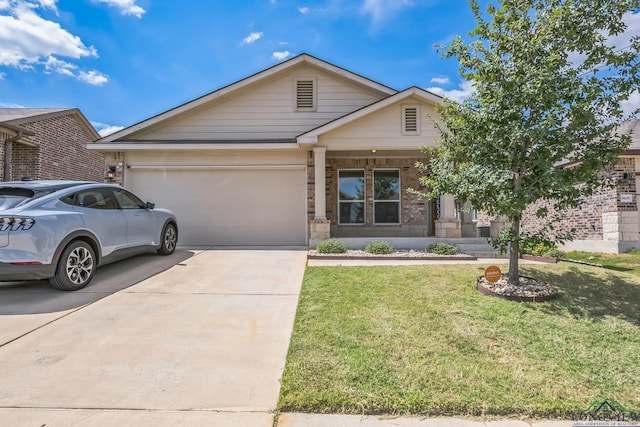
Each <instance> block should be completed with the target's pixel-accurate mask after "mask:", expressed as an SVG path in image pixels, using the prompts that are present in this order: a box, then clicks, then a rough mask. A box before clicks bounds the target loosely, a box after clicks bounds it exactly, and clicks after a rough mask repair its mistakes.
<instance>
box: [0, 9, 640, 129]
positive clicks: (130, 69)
mask: <svg viewBox="0 0 640 427" xmlns="http://www.w3.org/2000/svg"><path fill="white" fill-rule="evenodd" d="M637 18H640V13H638V14H636V15H634V16H633V19H632V22H630V27H631V32H632V33H633V34H640V19H637ZM473 27H474V21H473V17H472V14H471V12H470V11H469V8H468V6H467V1H466V0H318V1H304V0H300V1H295V0H204V1H203V0H179V1H178V0H0V107H77V108H80V110H81V111H82V112H83V113H84V115H85V116H86V117H87V118H88V119H89V120H90V121H91V122H92V123H93V124H94V126H96V128H97V129H98V130H102V131H103V132H104V133H106V132H109V131H110V130H114V129H117V128H118V127H122V126H129V125H132V124H134V123H137V122H139V121H141V120H144V119H146V118H148V117H151V116H153V115H156V114H158V113H161V112H163V111H166V110H168V109H170V108H172V107H175V106H176V105H180V104H182V103H185V102H187V101H190V100H192V99H194V98H196V97H198V96H201V95H203V94H206V93H208V92H211V91H213V90H216V89H218V88H220V87H222V86H225V85H227V84H230V83H233V82H235V81H237V80H240V79H242V78H244V77H247V76H249V75H251V74H253V73H256V72H258V71H261V70H263V69H265V68H268V67H270V66H272V65H274V64H277V63H278V62H281V61H283V60H286V59H288V58H291V57H292V56H295V55H297V54H300V53H309V54H311V55H314V56H316V57H318V58H320V59H323V60H326V61H328V62H330V63H333V64H335V65H338V66H340V67H343V68H346V69H348V70H350V71H353V72H355V73H358V74H361V75H363V76H365V77H368V78H370V79H373V80H375V81H377V82H379V83H382V84H385V85H387V86H391V87H393V88H395V89H398V90H401V89H405V88H407V87H409V86H413V85H416V86H419V87H422V88H426V89H429V90H432V91H434V92H436V93H439V94H444V95H448V96H450V97H453V98H458V99H459V98H462V97H464V96H465V95H466V94H468V92H469V90H470V85H469V83H467V82H464V81H462V80H461V79H460V77H459V76H458V67H457V64H456V62H455V61H454V60H451V59H449V60H444V59H441V58H440V54H439V53H438V52H437V51H436V49H435V48H434V44H435V43H444V44H446V43H448V42H449V41H450V40H451V39H452V38H453V37H454V36H455V35H457V34H461V35H463V34H466V33H467V32H468V31H469V30H471V29H472V28H473ZM627 36H628V35H627ZM637 102H638V104H640V96H639V97H638V100H637Z"/></svg>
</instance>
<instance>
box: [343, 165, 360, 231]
mask: <svg viewBox="0 0 640 427" xmlns="http://www.w3.org/2000/svg"><path fill="white" fill-rule="evenodd" d="M338 194H339V196H338V206H339V209H338V223H339V224H364V170H341V171H338Z"/></svg>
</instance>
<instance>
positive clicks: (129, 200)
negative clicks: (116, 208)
mask: <svg viewBox="0 0 640 427" xmlns="http://www.w3.org/2000/svg"><path fill="white" fill-rule="evenodd" d="M114 193H115V194H116V200H117V201H118V205H120V209H144V207H145V203H144V202H143V201H142V200H140V199H139V198H138V197H137V196H135V195H134V194H132V193H130V192H128V191H127V190H120V189H117V190H114Z"/></svg>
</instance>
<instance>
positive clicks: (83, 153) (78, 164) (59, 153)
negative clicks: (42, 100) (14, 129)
mask: <svg viewBox="0 0 640 427" xmlns="http://www.w3.org/2000/svg"><path fill="white" fill-rule="evenodd" d="M20 127H23V128H25V129H28V130H31V131H33V132H35V136H30V137H27V138H25V139H26V140H28V141H29V142H33V143H36V144H37V147H30V146H27V145H24V144H14V146H13V157H12V162H13V168H12V173H11V175H12V179H20V178H22V177H23V176H29V177H31V178H34V179H74V180H89V181H99V182H101V181H103V180H104V174H105V170H104V158H103V156H102V154H100V153H97V152H94V151H90V150H87V149H86V148H85V147H86V144H87V143H89V142H91V141H92V140H93V134H92V133H91V132H89V131H88V130H87V129H86V128H85V126H83V125H82V123H80V121H79V120H78V119H77V117H76V116H75V115H73V114H69V115H64V116H59V117H52V118H47V119H43V120H37V121H33V122H30V123H23V124H21V125H20Z"/></svg>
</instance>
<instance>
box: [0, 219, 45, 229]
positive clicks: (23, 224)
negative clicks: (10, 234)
mask: <svg viewBox="0 0 640 427" xmlns="http://www.w3.org/2000/svg"><path fill="white" fill-rule="evenodd" d="M35 223H36V220H35V219H33V218H14V217H3V218H0V231H7V230H10V231H16V230H29V229H30V228H31V227H33V224H35Z"/></svg>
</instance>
